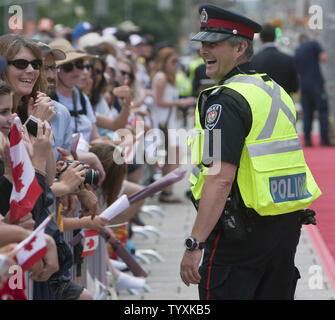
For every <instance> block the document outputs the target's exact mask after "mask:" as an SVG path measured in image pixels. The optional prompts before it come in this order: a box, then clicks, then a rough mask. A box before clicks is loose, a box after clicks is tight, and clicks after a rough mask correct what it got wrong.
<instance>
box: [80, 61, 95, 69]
mask: <svg viewBox="0 0 335 320" xmlns="http://www.w3.org/2000/svg"><path fill="white" fill-rule="evenodd" d="M79 69H80V68H79ZM83 69H87V70H91V69H92V65H91V64H90V63H87V64H83Z"/></svg>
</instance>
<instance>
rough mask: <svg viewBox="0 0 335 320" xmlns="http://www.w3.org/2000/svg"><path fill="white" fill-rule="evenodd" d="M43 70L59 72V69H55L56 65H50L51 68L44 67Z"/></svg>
mask: <svg viewBox="0 0 335 320" xmlns="http://www.w3.org/2000/svg"><path fill="white" fill-rule="evenodd" d="M43 69H44V71H46V72H47V71H49V70H51V71H52V72H57V71H58V70H59V67H57V66H56V65H52V66H44V67H43Z"/></svg>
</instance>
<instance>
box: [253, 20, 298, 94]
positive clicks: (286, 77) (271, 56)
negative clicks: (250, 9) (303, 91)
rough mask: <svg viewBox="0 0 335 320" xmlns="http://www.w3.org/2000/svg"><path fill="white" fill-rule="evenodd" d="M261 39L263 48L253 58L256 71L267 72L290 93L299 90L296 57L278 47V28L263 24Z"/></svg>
mask: <svg viewBox="0 0 335 320" xmlns="http://www.w3.org/2000/svg"><path fill="white" fill-rule="evenodd" d="M260 39H261V41H262V43H263V48H262V50H261V51H260V52H258V53H257V54H255V55H254V57H253V58H252V63H253V64H254V66H255V69H256V71H257V72H259V73H263V72H264V73H267V74H268V75H269V76H270V78H271V79H273V80H274V81H276V82H277V83H278V84H279V85H280V86H282V87H283V88H284V90H285V91H286V92H287V93H288V94H291V93H294V92H297V91H298V89H299V80H298V73H297V70H296V68H295V64H294V58H293V57H292V56H289V55H288V54H286V53H283V52H281V51H279V50H278V49H277V48H276V46H275V43H274V42H275V40H276V28H275V27H274V26H273V25H272V24H269V23H267V24H265V25H263V27H262V31H261V33H260Z"/></svg>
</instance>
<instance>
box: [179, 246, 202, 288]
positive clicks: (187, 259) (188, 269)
mask: <svg viewBox="0 0 335 320" xmlns="http://www.w3.org/2000/svg"><path fill="white" fill-rule="evenodd" d="M201 257H202V250H193V251H189V250H185V253H184V257H183V259H182V261H181V264H180V277H181V279H182V280H183V282H184V283H185V284H186V285H187V286H189V285H190V284H198V283H199V282H200V279H201V277H200V274H199V271H198V269H199V264H200V261H201Z"/></svg>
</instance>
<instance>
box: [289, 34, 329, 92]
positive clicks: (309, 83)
mask: <svg viewBox="0 0 335 320" xmlns="http://www.w3.org/2000/svg"><path fill="white" fill-rule="evenodd" d="M322 51H323V49H322V47H321V45H320V44H319V43H318V42H317V41H315V40H310V41H306V42H303V43H302V44H301V45H300V46H299V47H298V48H297V49H296V51H295V57H294V58H295V63H296V67H297V71H298V74H299V76H300V80H301V81H300V84H301V89H302V90H309V89H314V88H319V89H321V88H323V77H322V74H321V70H320V65H319V55H320V53H321V52H322Z"/></svg>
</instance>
